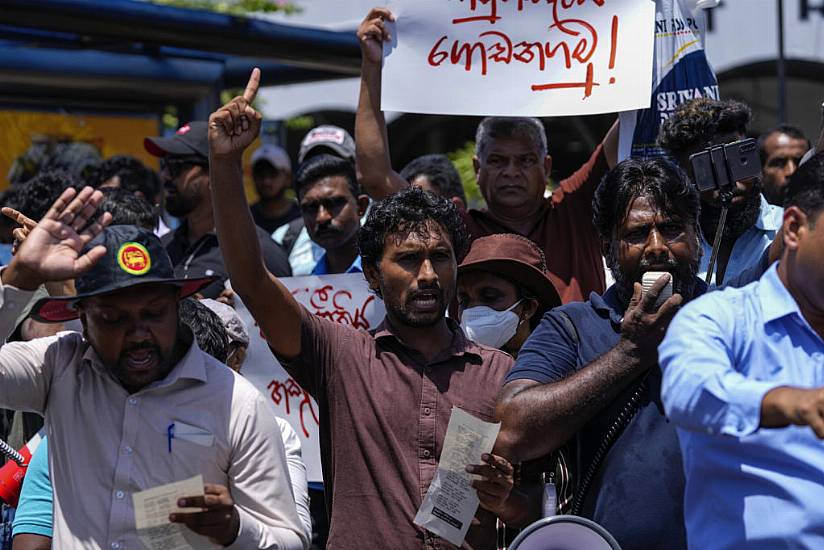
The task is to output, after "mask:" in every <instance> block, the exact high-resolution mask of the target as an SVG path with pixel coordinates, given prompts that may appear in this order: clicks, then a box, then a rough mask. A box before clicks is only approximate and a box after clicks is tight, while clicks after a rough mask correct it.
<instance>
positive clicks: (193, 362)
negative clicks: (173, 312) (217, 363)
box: [82, 328, 208, 391]
mask: <svg viewBox="0 0 824 550" xmlns="http://www.w3.org/2000/svg"><path fill="white" fill-rule="evenodd" d="M181 330H184V329H183V328H181ZM186 332H187V333H188V330H187V331H186ZM183 337H184V338H185V339H186V340H187V341H188V342H191V344H190V345H189V349H188V350H187V351H186V354H185V355H184V356H183V357H182V358H181V359H180V361H178V363H177V365H175V366H174V368H173V369H172V371H171V372H170V373H169V374H167V375H166V378H164V379H162V380H158V381H157V382H153V383H152V384H149V385H148V386H146V388H144V390H145V389H149V388H156V387H159V386H168V385H171V384H174V383H175V382H177V381H178V380H180V379H184V378H188V379H191V380H197V381H199V382H206V381H207V379H208V376H207V374H206V353H205V352H204V351H203V350H201V349H200V348H199V347H198V345H197V342H196V341H195V340H194V338H193V337H192V336H191V333H188V334H184V336H183ZM86 344H87V345H86V351H85V352H84V353H83V358H82V361H83V362H85V363H88V364H89V365H91V367H92V368H93V369H94V370H96V371H97V372H98V373H100V374H103V375H105V376H112V374H111V371H109V369H108V368H107V367H106V366H105V365H104V364H103V361H101V360H100V357H99V356H98V355H97V352H96V351H94V348H92V346H91V345H90V344H88V342H87V343H86ZM118 383H119V381H118ZM141 391H143V390H141Z"/></svg>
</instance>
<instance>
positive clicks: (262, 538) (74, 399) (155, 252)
mask: <svg viewBox="0 0 824 550" xmlns="http://www.w3.org/2000/svg"><path fill="white" fill-rule="evenodd" d="M101 200H102V194H101V193H100V192H99V191H93V190H92V189H91V188H89V187H87V188H85V189H83V190H82V191H81V192H80V193H79V194H77V193H76V191H74V190H73V189H68V190H66V191H65V192H64V193H63V195H61V197H60V198H59V199H58V200H57V202H55V204H54V205H53V207H52V208H51V210H50V211H49V212H48V214H46V216H45V217H44V218H43V219H42V220H41V221H40V222H39V223H38V224H37V226H36V227H35V228H34V229H32V230H31V233H30V234H29V236H28V238H27V239H26V241H25V242H24V243H23V244H22V245H21V247H20V250H19V251H18V252H17V254H16V255H15V257H14V259H13V260H12V262H11V263H10V264H9V265H8V266H7V267H6V268H5V269H4V270H3V271H2V273H1V274H0V337H2V339H3V340H5V338H6V337H7V336H8V334H9V332H10V331H11V330H12V329H13V323H14V319H15V318H16V317H17V315H18V314H19V311H20V309H21V308H22V307H23V306H24V305H25V304H26V302H27V301H28V298H29V296H30V295H31V291H32V290H33V289H35V288H37V287H38V286H39V285H41V284H43V283H46V282H49V281H62V280H67V279H75V284H76V288H77V295H76V296H70V297H60V298H56V297H49V298H44V299H42V300H40V301H38V302H37V303H36V304H35V306H34V308H33V309H32V315H33V316H34V317H35V318H36V319H38V320H41V321H46V322H48V321H65V320H70V319H75V318H78V317H79V319H80V321H81V323H82V326H83V334H82V335H81V334H79V333H74V332H70V333H62V334H61V335H58V336H52V337H48V338H39V339H35V340H32V341H29V342H13V343H8V344H5V345H4V346H2V348H0V406H2V407H8V408H13V409H21V410H29V411H35V412H38V413H40V414H43V415H44V416H45V428H46V432H47V434H48V436H49V440H50V443H51V445H50V447H51V448H50V453H51V457H50V469H51V478H52V480H53V483H54V544H55V548H58V549H59V548H81V547H82V548H104V547H106V548H111V549H112V550H119V549H121V548H137V547H139V546H140V545H141V538H144V537H146V536H148V535H156V534H157V533H155V532H152V533H148V532H146V531H137V530H136V523H137V519H136V514H135V509H134V504H133V500H132V494H133V493H136V492H139V491H143V490H146V489H150V488H153V487H156V486H159V485H164V484H168V483H171V482H175V481H180V480H185V479H188V478H192V477H194V476H198V475H200V476H202V479H203V481H204V482H205V485H204V487H203V490H202V491H200V494H199V495H197V494H195V495H185V498H182V499H179V500H178V501H177V502H176V504H177V506H179V507H181V508H189V510H183V511H173V513H172V514H171V515H170V517H169V521H170V522H172V523H173V524H183V525H184V526H185V527H186V528H183V526H178V525H172V526H168V525H164V526H162V528H163V530H164V532H165V533H166V534H168V535H169V536H170V537H177V538H176V539H175V540H176V541H177V542H180V540H181V539H182V540H185V542H186V543H187V544H188V545H190V546H192V547H194V548H211V547H217V546H216V545H223V546H229V545H233V547H236V548H290V549H298V548H304V547H305V546H306V544H307V541H306V540H304V537H305V536H304V535H303V534H302V530H301V528H300V524H299V522H298V518H297V513H296V511H295V508H294V500H293V499H292V494H291V490H290V488H289V478H288V475H286V471H287V470H286V464H285V458H284V454H283V448H282V444H281V442H280V440H279V438H272V437H271V434H273V433H275V434H276V433H278V431H277V430H278V427H277V424H276V423H275V420H274V417H273V416H272V415H271V413H270V411H269V410H268V409H267V405H266V403H265V401H264V400H263V398H262V396H261V395H260V394H259V393H258V392H257V391H256V390H255V389H254V387H253V386H251V385H250V384H248V383H247V382H245V381H244V380H243V379H242V378H241V377H239V376H237V375H236V374H235V373H233V372H232V371H231V370H230V369H227V368H225V366H223V365H222V364H220V363H219V362H217V361H216V360H213V359H212V358H210V357H209V356H207V355H206V354H205V353H203V352H202V351H201V350H200V349H199V348H198V347H197V344H196V343H194V342H193V339H192V335H191V332H189V331H188V330H186V329H183V328H180V324H179V318H178V300H179V299H180V298H181V297H185V296H187V295H190V294H192V293H194V292H197V291H198V290H199V289H200V288H202V287H203V286H204V285H206V284H209V283H210V282H211V280H212V279H211V278H189V279H181V278H176V277H175V275H174V270H173V268H172V264H171V261H170V259H169V257H168V255H167V254H166V253H165V251H164V249H163V246H162V245H161V243H160V240H159V239H158V238H157V237H155V236H154V235H153V234H152V233H151V232H150V231H147V230H144V229H139V228H136V227H134V226H113V227H109V228H106V229H104V227H105V226H106V225H107V224H108V223H109V221H110V220H111V215H110V214H104V215H103V216H102V217H101V218H100V219H99V220H97V221H96V222H94V223H91V224H89V218H90V217H91V216H92V214H93V213H94V211H95V208H96V207H97V205H98V204H99V203H100V201H101ZM87 225H88V227H86V226H87ZM84 227H86V229H83V228H84ZM81 230H82V231H81ZM191 509H195V510H191Z"/></svg>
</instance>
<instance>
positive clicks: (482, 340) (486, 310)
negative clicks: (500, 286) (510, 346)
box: [461, 300, 522, 348]
mask: <svg viewBox="0 0 824 550" xmlns="http://www.w3.org/2000/svg"><path fill="white" fill-rule="evenodd" d="M521 301H522V300H518V301H517V302H515V303H514V304H512V305H511V306H510V307H509V308H507V309H505V310H504V311H498V310H496V309H492V308H491V307H489V306H476V307H471V308H469V309H467V310H465V311H464V312H463V314H462V315H461V328H462V329H463V331H464V333H466V336H467V337H468V338H469V339H470V340H472V341H473V342H477V343H479V344H483V345H485V346H490V347H493V348H500V347H501V346H503V345H504V344H506V343H507V342H509V340H510V339H511V338H512V337H513V336H515V333H516V332H517V331H518V327H519V326H520V324H521V320H520V319H519V318H518V316H517V315H516V314H515V313H513V312H512V310H513V309H515V307H517V306H518V304H520V303H521Z"/></svg>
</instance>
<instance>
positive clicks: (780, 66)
mask: <svg viewBox="0 0 824 550" xmlns="http://www.w3.org/2000/svg"><path fill="white" fill-rule="evenodd" d="M776 69H777V70H776V73H777V74H776V76H777V78H778V123H779V124H784V123H786V122H787V68H786V66H785V64H784V0H778V60H777V62H776Z"/></svg>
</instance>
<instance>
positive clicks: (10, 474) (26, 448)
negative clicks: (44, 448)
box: [0, 430, 43, 508]
mask: <svg viewBox="0 0 824 550" xmlns="http://www.w3.org/2000/svg"><path fill="white" fill-rule="evenodd" d="M42 439H43V430H40V431H39V432H37V433H36V434H35V435H34V437H32V438H31V439H30V440H29V442H28V443H26V444H25V445H23V447H21V448H20V450H19V451H18V454H19V457H17V458H20V457H22V459H23V464H22V465H20V464H18V463H17V462H15V460H14V459H12V458H9V461H8V462H6V465H5V466H3V467H2V468H0V500H2V501H3V502H5V503H6V504H8V505H9V506H11V507H13V508H17V501H18V499H19V498H20V490H21V489H22V488H23V478H24V477H25V475H26V469H27V468H28V466H29V462H31V455H33V454H34V451H36V450H37V447H38V446H39V445H40V441H41V440H42ZM4 443H5V442H4ZM4 454H9V453H4Z"/></svg>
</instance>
